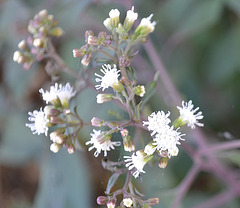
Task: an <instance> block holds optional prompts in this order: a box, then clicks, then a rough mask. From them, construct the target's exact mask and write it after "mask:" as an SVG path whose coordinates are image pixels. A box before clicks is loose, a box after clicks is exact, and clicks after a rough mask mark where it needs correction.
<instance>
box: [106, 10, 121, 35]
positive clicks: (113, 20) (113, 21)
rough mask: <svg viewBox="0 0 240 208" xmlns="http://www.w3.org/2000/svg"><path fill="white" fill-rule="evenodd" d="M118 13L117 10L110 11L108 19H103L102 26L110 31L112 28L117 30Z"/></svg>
mask: <svg viewBox="0 0 240 208" xmlns="http://www.w3.org/2000/svg"><path fill="white" fill-rule="evenodd" d="M119 15H120V12H119V11H118V9H112V10H111V11H110V12H109V18H107V19H105V20H104V22H103V24H104V26H105V27H106V28H107V29H108V30H109V31H112V30H113V29H114V28H117V26H118V23H119Z"/></svg>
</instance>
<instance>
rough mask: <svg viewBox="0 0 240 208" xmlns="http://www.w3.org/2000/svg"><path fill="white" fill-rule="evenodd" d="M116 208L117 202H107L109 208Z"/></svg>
mask: <svg viewBox="0 0 240 208" xmlns="http://www.w3.org/2000/svg"><path fill="white" fill-rule="evenodd" d="M115 207H116V200H111V201H109V202H107V208H115Z"/></svg>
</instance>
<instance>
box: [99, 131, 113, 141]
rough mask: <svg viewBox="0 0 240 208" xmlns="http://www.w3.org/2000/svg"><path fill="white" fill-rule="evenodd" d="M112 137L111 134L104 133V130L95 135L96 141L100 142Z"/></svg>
mask: <svg viewBox="0 0 240 208" xmlns="http://www.w3.org/2000/svg"><path fill="white" fill-rule="evenodd" d="M111 138H112V134H106V132H103V133H102V134H100V135H98V136H97V138H96V139H97V141H98V142H99V143H100V144H102V143H104V142H106V141H109V140H110V139H111Z"/></svg>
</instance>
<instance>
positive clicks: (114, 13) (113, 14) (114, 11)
mask: <svg viewBox="0 0 240 208" xmlns="http://www.w3.org/2000/svg"><path fill="white" fill-rule="evenodd" d="M119 15H120V12H119V11H118V9H112V10H111V11H110V12H109V17H110V18H116V17H117V18H118V17H119Z"/></svg>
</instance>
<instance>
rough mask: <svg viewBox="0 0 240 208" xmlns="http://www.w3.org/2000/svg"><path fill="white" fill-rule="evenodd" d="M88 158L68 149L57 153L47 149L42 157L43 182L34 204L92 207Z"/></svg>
mask: <svg viewBox="0 0 240 208" xmlns="http://www.w3.org/2000/svg"><path fill="white" fill-rule="evenodd" d="M86 167H87V166H86V164H85V161H84V159H83V157H81V155H80V154H77V153H74V154H72V155H69V154H68V153H67V151H66V149H62V150H60V151H59V152H58V153H57V154H54V153H51V152H50V151H49V150H47V151H46V152H45V153H44V156H43V157H42V163H41V169H40V184H39V189H38V192H37V195H36V198H35V202H34V206H33V207H34V208H43V207H47V208H66V207H71V208H79V207H91V205H90V199H89V197H90V196H91V194H90V183H89V181H90V180H89V178H88V173H87V168H86Z"/></svg>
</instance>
